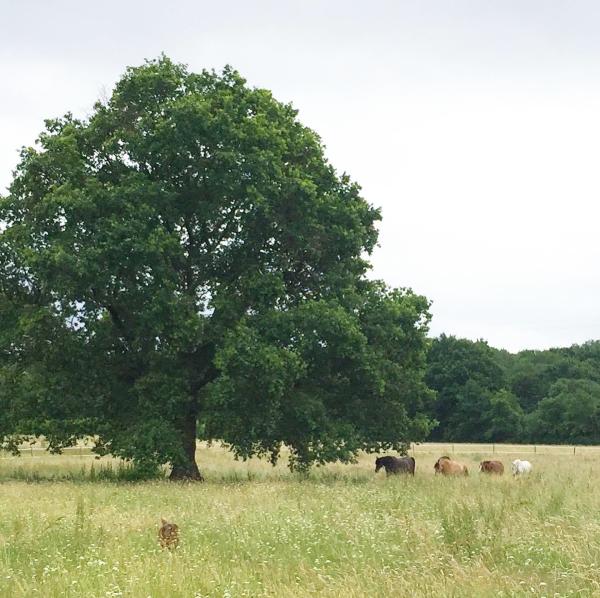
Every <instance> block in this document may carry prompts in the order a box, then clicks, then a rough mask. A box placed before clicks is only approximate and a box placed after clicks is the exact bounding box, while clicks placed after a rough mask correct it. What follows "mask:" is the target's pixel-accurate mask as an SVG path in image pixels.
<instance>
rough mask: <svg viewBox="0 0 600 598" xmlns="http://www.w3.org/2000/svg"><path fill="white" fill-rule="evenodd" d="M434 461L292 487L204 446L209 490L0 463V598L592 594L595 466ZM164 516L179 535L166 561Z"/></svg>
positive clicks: (275, 471)
mask: <svg viewBox="0 0 600 598" xmlns="http://www.w3.org/2000/svg"><path fill="white" fill-rule="evenodd" d="M455 448H456V449H459V448H460V447H459V445H456V447H455ZM438 456H439V454H436V453H430V454H423V453H418V454H417V456H416V459H417V472H416V475H415V477H414V478H401V477H398V478H387V479H386V477H385V475H384V474H383V473H380V474H377V475H375V474H374V466H373V460H374V458H373V457H370V456H362V457H361V458H360V459H359V462H358V463H357V464H356V465H331V466H328V467H325V468H319V469H316V470H314V471H312V472H311V474H310V475H309V476H308V477H307V478H301V477H299V476H296V475H293V474H291V473H289V472H288V471H287V469H286V468H285V464H282V465H279V466H277V467H276V468H272V467H271V466H270V465H268V464H267V463H263V462H259V461H255V460H253V461H250V462H246V463H244V462H236V461H234V460H233V459H231V457H230V455H229V454H228V453H226V452H225V451H223V450H222V449H220V448H216V447H213V448H206V447H202V448H201V449H200V450H199V461H200V462H201V463H202V464H203V465H204V468H203V473H204V475H205V477H206V479H207V481H206V482H205V483H204V484H171V483H169V482H166V481H163V480H154V481H149V482H143V483H142V482H137V483H125V482H121V481H119V480H120V478H119V475H123V474H119V473H118V472H119V468H123V467H124V466H123V465H122V464H119V463H118V462H116V461H112V460H108V459H103V460H101V461H99V462H95V461H94V460H93V459H90V458H88V457H85V456H82V457H74V456H65V457H52V456H47V457H33V458H32V457H23V458H21V459H2V460H0V480H3V481H2V482H0V513H1V516H0V596H2V597H5V596H6V597H13V596H14V597H21V596H43V597H44V598H45V597H48V598H54V597H57V598H58V597H63V596H66V597H79V596H86V597H94V598H95V597H107V596H132V597H140V598H146V597H148V596H151V597H152V598H158V597H179V596H181V597H183V596H186V597H190V598H192V597H217V596H218V597H237V596H240V597H241V596H252V597H254V596H277V597H302V596H325V597H334V596H335V597H342V596H343V597H358V596H361V597H362V596H369V597H371V596H373V597H378V596H381V597H383V596H477V597H480V596H482V597H485V596H521V595H522V596H597V595H600V493H598V492H597V491H596V488H597V486H598V479H599V478H600V465H599V464H598V462H597V459H596V458H595V457H594V456H588V455H585V456H572V455H565V456H560V457H556V456H554V455H539V456H536V458H535V459H534V458H533V456H531V455H530V456H529V457H528V458H529V459H530V460H531V461H532V462H533V464H534V468H535V469H534V473H533V474H532V475H531V476H529V477H528V478H524V479H513V478H512V477H510V476H509V475H505V476H504V477H502V478H491V477H483V476H480V475H479V474H477V473H475V472H476V470H477V461H478V460H479V458H483V457H487V456H488V455H487V454H485V453H483V452H482V453H481V454H465V455H461V454H460V452H459V450H457V451H456V455H455V456H456V458H459V459H461V460H463V461H464V462H465V463H466V464H467V465H468V466H469V469H470V471H471V475H470V476H469V477H468V478H457V479H446V478H440V477H435V476H434V475H433V462H434V461H435V459H436V458H437V457H438ZM501 458H502V457H501ZM503 460H504V461H505V465H508V458H503ZM92 463H93V464H94V474H92V473H91V471H92V470H91V465H92ZM109 471H112V472H113V473H110V474H109V473H103V474H102V475H106V478H105V479H102V475H100V472H109ZM121 471H123V470H121ZM92 478H93V479H92ZM32 482H35V483H32ZM161 516H164V517H166V518H168V519H171V520H173V521H175V522H176V523H177V524H178V525H179V526H180V529H181V546H180V547H179V548H178V549H177V550H175V551H173V552H172V553H171V552H169V551H164V550H161V549H160V548H159V546H158V542H157V538H156V533H157V529H158V525H159V520H160V517H161Z"/></svg>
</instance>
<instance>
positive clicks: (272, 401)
mask: <svg viewBox="0 0 600 598" xmlns="http://www.w3.org/2000/svg"><path fill="white" fill-rule="evenodd" d="M379 217H380V216H379V212H378V211H377V210H376V209H374V208H373V207H371V206H370V205H369V204H368V203H367V202H366V201H365V200H364V199H363V198H362V197H361V196H360V191H359V188H358V186H357V185H356V184H354V183H353V182H351V181H350V179H349V178H348V177H347V176H345V175H344V176H340V175H338V174H337V173H336V171H335V170H334V169H333V168H332V166H331V165H330V164H329V163H328V162H327V160H326V159H325V157H324V153H323V147H322V145H321V142H320V140H319V138H318V136H317V135H316V134H315V133H314V132H313V131H311V130H310V129H308V128H306V127H305V126H303V125H302V124H301V123H300V122H299V121H298V120H297V113H296V111H295V110H294V109H293V108H292V107H291V106H290V105H288V104H282V103H280V102H278V101H276V100H275V99H274V98H273V97H272V95H271V93H270V92H268V91H266V90H264V89H254V88H250V87H249V86H247V85H246V83H245V81H244V80H243V79H242V78H241V77H240V75H239V74H238V73H237V72H235V71H233V70H231V69H229V68H226V69H225V70H224V71H223V72H222V73H215V72H206V71H205V72H202V73H199V74H197V73H192V72H189V71H188V69H187V68H186V67H184V66H182V65H178V64H174V63H173V62H171V61H170V60H169V59H167V58H165V57H162V58H160V59H158V60H156V61H150V62H147V63H146V64H144V65H143V66H141V67H138V68H130V69H128V70H127V72H126V74H125V75H124V76H123V77H122V79H121V80H120V81H119V82H118V83H117V85H116V87H115V89H114V92H113V93H112V95H111V97H110V99H108V100H106V101H105V102H99V103H97V104H96V105H95V107H94V110H93V112H92V114H91V115H90V116H89V118H87V119H85V120H79V119H76V118H74V117H73V116H72V115H70V114H67V115H66V116H65V117H63V118H60V119H55V120H49V121H47V122H46V129H45V131H44V132H43V133H42V134H41V135H40V138H39V140H38V142H37V145H36V147H31V148H25V149H23V151H22V157H21V161H20V164H19V165H18V168H17V170H16V172H15V176H14V181H13V183H12V185H11V187H10V190H9V195H8V196H7V197H5V198H3V199H1V200H0V221H2V222H3V228H4V230H3V232H2V233H1V234H0V281H1V282H0V285H1V286H0V409H2V414H3V417H2V423H1V424H0V440H2V441H3V442H4V443H5V444H10V442H11V441H14V440H15V439H16V438H18V437H19V436H18V435H44V436H45V437H46V438H47V439H48V440H49V442H50V445H51V447H52V448H54V449H57V450H59V449H60V448H62V447H64V446H66V445H68V444H70V443H72V442H74V441H75V440H76V439H77V438H79V437H81V436H84V435H92V436H94V437H95V438H96V443H97V447H96V450H97V451H98V452H100V453H106V452H108V453H111V454H114V455H117V456H121V457H124V458H128V459H133V460H134V461H135V462H136V463H138V464H139V465H148V466H153V465H156V464H162V463H169V464H170V465H171V466H172V473H171V477H172V478H174V479H175V478H196V479H198V478H200V477H201V476H200V472H199V470H198V467H197V465H196V462H195V446H196V438H197V436H198V423H199V422H200V424H201V426H200V429H201V431H202V435H203V436H204V437H206V438H218V439H222V440H224V441H225V442H227V443H229V444H230V445H231V446H232V448H233V449H234V450H235V451H236V453H237V454H238V455H240V456H242V457H247V456H250V455H253V454H266V455H268V456H269V457H270V458H271V459H272V460H276V459H277V457H278V455H279V450H280V448H281V446H282V445H283V444H285V445H287V446H289V448H290V450H291V455H292V459H291V463H292V466H297V467H306V466H308V465H310V464H311V463H315V462H316V463H323V462H326V461H330V460H335V459H341V460H344V461H348V460H351V459H352V458H353V456H354V455H355V454H356V451H357V450H359V449H365V450H379V449H382V448H389V447H394V448H397V449H401V448H402V447H403V446H404V445H405V443H406V442H408V441H410V440H421V439H423V438H424V437H425V435H426V434H427V432H428V431H429V428H430V422H429V421H428V420H427V418H426V417H425V416H424V415H422V413H423V411H424V409H423V404H424V402H425V401H428V400H429V398H430V393H429V391H428V390H427V388H426V386H425V385H424V383H423V370H424V359H425V348H426V338H425V335H426V331H427V324H428V320H429V314H428V302H427V300H426V299H424V298H423V297H420V296H418V295H415V294H413V293H412V292H411V291H409V290H391V289H388V288H386V287H385V286H384V285H383V284H382V283H378V282H372V281H369V280H368V279H367V278H366V277H365V274H366V272H367V269H368V263H367V261H366V259H365V256H367V255H368V254H369V253H370V252H371V251H372V249H373V248H374V245H375V243H376V240H377V231H376V228H375V223H376V221H377V220H378V219H379Z"/></svg>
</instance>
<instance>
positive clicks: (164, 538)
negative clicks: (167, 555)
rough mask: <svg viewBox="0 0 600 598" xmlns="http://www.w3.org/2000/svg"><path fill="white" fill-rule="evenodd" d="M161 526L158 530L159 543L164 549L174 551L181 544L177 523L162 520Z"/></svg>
mask: <svg viewBox="0 0 600 598" xmlns="http://www.w3.org/2000/svg"><path fill="white" fill-rule="evenodd" d="M160 522H161V524H162V525H161V526H160V527H159V528H158V541H159V542H160V545H161V547H162V548H168V549H173V548H176V547H177V545H178V544H179V526H178V525H177V524H176V523H169V522H168V521H167V520H166V519H162V518H161V520H160Z"/></svg>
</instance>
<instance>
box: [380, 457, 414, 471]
mask: <svg viewBox="0 0 600 598" xmlns="http://www.w3.org/2000/svg"><path fill="white" fill-rule="evenodd" d="M382 467H383V468H384V469H385V473H386V474H387V475H393V474H396V473H410V474H412V475H415V460H414V459H413V458H412V457H391V456H389V455H386V456H385V457H379V458H378V459H376V460H375V473H377V472H378V471H379V470H380V469H381V468H382Z"/></svg>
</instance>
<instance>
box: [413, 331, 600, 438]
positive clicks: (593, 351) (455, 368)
mask: <svg viewBox="0 0 600 598" xmlns="http://www.w3.org/2000/svg"><path fill="white" fill-rule="evenodd" d="M425 380H426V382H427V384H428V386H429V387H430V388H431V389H433V390H435V391H436V394H437V398H436V401H435V403H434V404H433V405H432V408H431V410H430V411H429V415H430V417H432V418H433V419H435V420H437V422H438V424H437V426H436V427H435V428H434V429H433V430H432V432H431V436H430V438H431V440H443V441H455V442H523V443H536V442H537V443H548V444H598V443H599V442H600V341H589V342H587V343H585V344H583V345H573V346H571V347H565V348H555V349H548V350H545V351H533V350H527V351H521V352H519V353H516V354H511V353H509V352H507V351H504V350H499V349H494V348H492V347H490V346H489V345H488V344H487V343H486V342H485V341H483V340H480V341H470V340H467V339H461V338H456V337H454V336H448V335H441V336H440V337H438V338H435V339H433V340H432V341H431V346H430V349H429V351H428V357H427V373H426V376H425Z"/></svg>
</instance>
